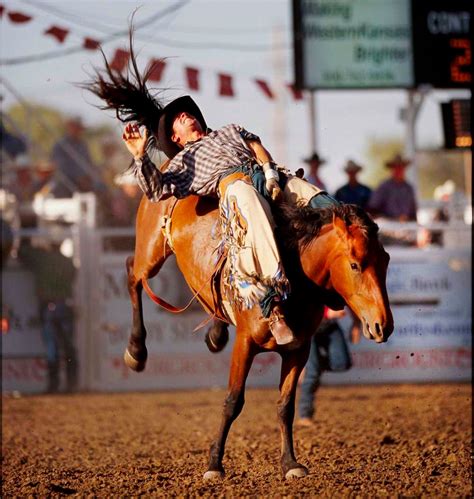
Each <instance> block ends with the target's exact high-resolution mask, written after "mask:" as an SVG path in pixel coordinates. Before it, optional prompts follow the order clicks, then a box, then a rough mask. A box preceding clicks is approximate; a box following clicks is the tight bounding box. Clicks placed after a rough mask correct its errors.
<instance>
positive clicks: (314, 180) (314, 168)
mask: <svg viewBox="0 0 474 499" xmlns="http://www.w3.org/2000/svg"><path fill="white" fill-rule="evenodd" d="M303 161H304V162H305V163H306V164H307V165H308V169H309V172H308V175H307V176H306V180H307V181H308V182H310V183H311V184H313V185H315V186H316V187H319V188H320V189H322V190H323V191H325V190H326V186H325V185H324V182H323V181H322V180H321V178H320V177H319V167H320V166H322V165H324V163H326V160H325V159H323V158H321V157H320V156H319V154H318V153H317V152H316V151H314V152H313V153H312V154H311V156H308V157H307V158H305V159H303Z"/></svg>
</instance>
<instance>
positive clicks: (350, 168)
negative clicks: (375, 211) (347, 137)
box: [334, 159, 372, 209]
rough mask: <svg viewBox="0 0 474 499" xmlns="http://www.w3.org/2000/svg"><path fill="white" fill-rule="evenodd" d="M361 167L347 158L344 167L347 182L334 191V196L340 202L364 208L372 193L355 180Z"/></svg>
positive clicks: (368, 188)
mask: <svg viewBox="0 0 474 499" xmlns="http://www.w3.org/2000/svg"><path fill="white" fill-rule="evenodd" d="M362 169H363V168H362V166H361V165H359V164H357V163H356V162H355V161H353V160H352V159H349V160H348V161H347V163H346V166H345V167H344V171H345V172H346V173H347V177H348V182H347V184H344V185H343V186H342V187H340V188H339V189H338V190H337V191H336V192H335V194H334V197H335V198H336V199H337V200H338V201H340V202H341V203H345V204H356V205H357V206H360V207H361V208H363V209H365V208H366V207H367V204H368V202H369V199H370V195H371V194H372V189H370V187H367V186H366V185H364V184H361V183H360V182H359V181H358V180H357V175H358V174H359V172H360V171H361V170H362Z"/></svg>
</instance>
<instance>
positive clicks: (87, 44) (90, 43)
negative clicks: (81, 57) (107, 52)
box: [82, 38, 100, 50]
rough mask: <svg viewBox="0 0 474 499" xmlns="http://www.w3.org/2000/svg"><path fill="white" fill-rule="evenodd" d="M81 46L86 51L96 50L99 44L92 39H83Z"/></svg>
mask: <svg viewBox="0 0 474 499" xmlns="http://www.w3.org/2000/svg"><path fill="white" fill-rule="evenodd" d="M82 46H83V47H84V48H85V49H87V50H97V49H98V48H99V47H100V42H99V41H97V40H94V39H93V38H84V43H83V45H82Z"/></svg>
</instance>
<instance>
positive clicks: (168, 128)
mask: <svg viewBox="0 0 474 499" xmlns="http://www.w3.org/2000/svg"><path fill="white" fill-rule="evenodd" d="M183 111H184V112H186V113H189V114H190V115H191V116H194V117H195V118H196V119H197V120H198V121H199V123H200V125H201V127H202V129H203V131H205V130H206V129H207V125H206V120H205V119H204V116H203V115H202V113H201V110H200V109H199V107H198V106H197V104H196V103H195V102H194V101H193V99H191V97H190V96H189V95H184V96H183V97H179V98H178V99H175V100H174V101H171V102H170V103H169V104H167V105H166V106H165V107H164V108H163V111H162V115H161V117H160V121H159V122H158V147H159V149H160V150H161V151H163V152H164V153H165V154H166V156H168V158H169V159H172V158H174V157H175V156H176V155H177V154H178V153H179V151H181V149H180V148H179V147H178V145H177V144H176V143H175V142H173V141H172V140H171V136H172V135H173V130H172V126H173V120H174V118H175V117H176V115H177V114H178V113H181V112H183Z"/></svg>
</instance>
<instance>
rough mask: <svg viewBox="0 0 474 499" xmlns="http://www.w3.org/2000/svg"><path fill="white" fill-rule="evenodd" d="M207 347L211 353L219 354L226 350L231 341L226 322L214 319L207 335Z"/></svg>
mask: <svg viewBox="0 0 474 499" xmlns="http://www.w3.org/2000/svg"><path fill="white" fill-rule="evenodd" d="M205 341H206V345H207V348H208V349H209V351H210V352H212V353H217V352H220V351H221V350H223V349H224V347H225V346H226V345H227V342H228V341H229V329H228V327H227V324H226V323H225V322H222V321H220V320H219V319H214V321H213V323H212V326H211V327H210V328H209V329H208V330H207V333H206V338H205Z"/></svg>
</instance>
